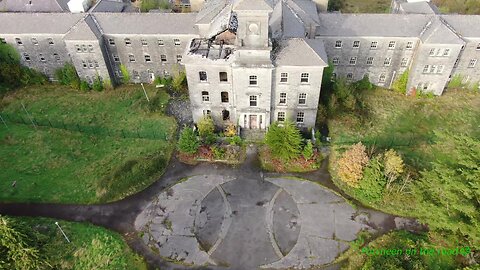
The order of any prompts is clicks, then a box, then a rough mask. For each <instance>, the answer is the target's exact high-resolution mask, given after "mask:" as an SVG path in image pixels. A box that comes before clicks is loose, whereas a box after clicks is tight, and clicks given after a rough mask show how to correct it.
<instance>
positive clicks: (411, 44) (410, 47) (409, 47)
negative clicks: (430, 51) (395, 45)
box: [405, 41, 413, 50]
mask: <svg viewBox="0 0 480 270" xmlns="http://www.w3.org/2000/svg"><path fill="white" fill-rule="evenodd" d="M405 48H406V49H407V50H411V49H413V41H409V42H407V46H406V47H405Z"/></svg>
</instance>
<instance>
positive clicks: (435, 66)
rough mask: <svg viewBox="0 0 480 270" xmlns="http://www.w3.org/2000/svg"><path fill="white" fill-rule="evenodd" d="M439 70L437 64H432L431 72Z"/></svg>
mask: <svg viewBox="0 0 480 270" xmlns="http://www.w3.org/2000/svg"><path fill="white" fill-rule="evenodd" d="M435 72H437V65H431V66H430V73H435Z"/></svg>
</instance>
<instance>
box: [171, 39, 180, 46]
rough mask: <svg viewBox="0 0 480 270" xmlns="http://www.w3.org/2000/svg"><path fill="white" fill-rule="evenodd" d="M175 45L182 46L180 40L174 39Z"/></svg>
mask: <svg viewBox="0 0 480 270" xmlns="http://www.w3.org/2000/svg"><path fill="white" fill-rule="evenodd" d="M173 44H175V46H180V44H181V43H180V39H178V38H174V39H173Z"/></svg>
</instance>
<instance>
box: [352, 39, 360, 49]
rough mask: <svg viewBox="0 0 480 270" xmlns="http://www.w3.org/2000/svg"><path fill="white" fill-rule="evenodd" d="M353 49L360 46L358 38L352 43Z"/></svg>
mask: <svg viewBox="0 0 480 270" xmlns="http://www.w3.org/2000/svg"><path fill="white" fill-rule="evenodd" d="M352 48H353V49H358V48H360V40H354V41H353V44H352Z"/></svg>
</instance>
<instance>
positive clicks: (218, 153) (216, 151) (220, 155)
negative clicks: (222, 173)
mask: <svg viewBox="0 0 480 270" xmlns="http://www.w3.org/2000/svg"><path fill="white" fill-rule="evenodd" d="M212 152H213V157H214V158H215V159H224V158H225V149H224V148H221V147H218V146H212Z"/></svg>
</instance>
